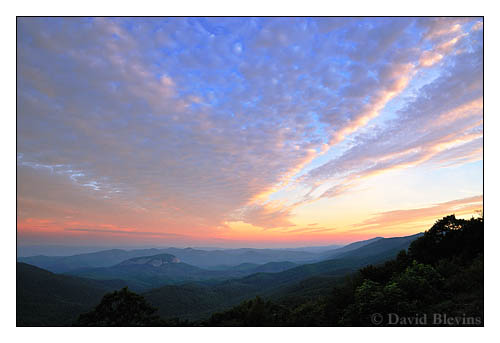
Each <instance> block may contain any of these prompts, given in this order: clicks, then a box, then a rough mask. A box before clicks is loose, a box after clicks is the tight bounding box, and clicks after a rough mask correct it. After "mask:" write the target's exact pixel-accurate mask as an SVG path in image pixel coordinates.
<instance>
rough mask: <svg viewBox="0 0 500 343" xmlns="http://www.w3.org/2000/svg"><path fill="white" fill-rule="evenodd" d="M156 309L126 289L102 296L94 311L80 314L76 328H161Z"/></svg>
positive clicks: (161, 324)
mask: <svg viewBox="0 0 500 343" xmlns="http://www.w3.org/2000/svg"><path fill="white" fill-rule="evenodd" d="M156 311H157V309H155V308H154V307H152V306H151V305H150V304H148V303H147V302H146V300H145V299H144V297H142V296H140V295H138V294H136V293H133V292H131V291H129V290H128V288H127V287H125V288H123V289H121V290H120V291H114V292H113V293H108V294H106V295H104V297H103V298H102V300H101V303H100V304H99V305H97V306H96V307H95V309H94V310H92V311H90V312H88V313H84V314H81V315H80V316H79V318H78V320H77V322H76V323H75V325H76V326H163V325H166V322H164V321H163V320H161V319H160V317H159V316H158V315H156Z"/></svg>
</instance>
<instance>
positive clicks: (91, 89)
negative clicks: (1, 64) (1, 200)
mask: <svg viewBox="0 0 500 343" xmlns="http://www.w3.org/2000/svg"><path fill="white" fill-rule="evenodd" d="M17 29H18V35H17V53H18V71H17V77H18V86H17V97H18V101H17V106H18V130H17V139H18V158H17V166H18V172H17V173H18V174H17V175H18V180H19V185H20V186H19V188H18V194H17V195H18V217H17V221H18V232H19V237H20V242H21V243H25V244H39V243H44V244H61V243H72V244H78V243H81V244H85V245H89V244H93V243H96V242H103V241H105V242H109V243H116V244H127V245H130V244H135V243H137V244H145V243H151V242H155V243H157V242H161V243H162V244H163V243H164V244H170V245H189V244H218V245H228V246H242V245H253V246H255V245H262V246H278V245H283V246H286V245H301V244H322V243H335V242H347V241H350V240H353V239H357V238H364V237H369V236H375V235H386V236H391V235H402V234H411V233H414V232H418V231H421V230H423V229H425V228H426V227H427V226H428V225H429V223H432V222H433V221H435V220H436V219H438V218H439V216H441V215H446V214H449V213H456V214H457V215H462V216H467V215H470V214H473V213H474V212H475V211H477V210H478V209H480V208H482V183H483V179H482V170H483V165H482V144H483V143H482V142H483V121H482V118H483V117H482V110H483V98H482V95H483V86H482V82H483V74H482V71H483V61H482V56H483V33H482V19H481V18H246V17H245V18H212V17H211V18H18V20H17ZM398 211H400V212H398ZM401 211H403V212H401ZM404 211H406V212H404ZM404 215H407V222H405V223H402V222H401V220H400V217H401V216H404ZM376 221H378V222H377V225H374V224H373V223H374V222H376ZM363 223H365V224H363ZM367 223H369V225H368V224H367ZM363 225H365V226H363ZM367 225H368V226H367ZM360 228H361V229H363V230H361V229H360Z"/></svg>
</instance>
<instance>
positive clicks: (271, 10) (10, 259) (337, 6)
mask: <svg viewBox="0 0 500 343" xmlns="http://www.w3.org/2000/svg"><path fill="white" fill-rule="evenodd" d="M493 3H494V2H491V1H490V2H489V3H488V2H486V1H477V0H476V1H474V2H466V1H436V0H419V1H412V2H408V1H401V0H399V1H381V0H374V1H352V0H350V1H335V2H334V1H331V2H327V4H326V5H325V1H318V0H308V1H292V0H289V1H273V2H271V1H270V0H266V1H263V0H252V1H248V2H241V1H234V0H233V1H178V2H173V1H163V2H153V1H146V0H143V1H140V2H138V1H128V0H127V1H126V0H121V1H103V0H100V1H95V0H91V1H85V2H68V1H47V0H45V1H18V2H17V3H16V4H14V2H10V3H7V2H5V3H4V4H3V6H2V7H3V8H2V14H1V17H2V18H1V19H2V20H1V21H0V25H1V31H0V32H1V34H2V40H1V42H2V45H3V49H2V54H0V56H1V57H0V58H1V60H2V63H0V66H1V68H2V73H1V75H2V76H3V80H2V81H3V82H1V89H2V92H1V94H2V95H3V97H2V99H3V100H4V101H3V105H4V106H2V110H3V111H2V117H3V119H4V120H3V121H2V124H3V125H2V126H1V135H0V137H1V140H2V141H1V143H2V144H0V146H1V149H2V154H1V155H0V156H2V157H3V159H2V168H0V170H1V173H2V174H1V176H2V177H1V178H0V180H1V182H2V183H1V188H0V189H1V190H2V197H1V200H2V205H3V206H0V209H1V214H2V216H1V217H0V218H2V219H3V220H2V222H1V224H2V238H4V246H3V247H2V249H0V251H2V255H1V259H0V261H1V263H2V264H1V269H0V270H1V271H2V275H3V278H2V279H3V280H2V282H1V285H2V286H1V287H2V288H1V291H2V292H1V294H2V296H3V299H4V302H3V304H2V305H3V306H0V309H1V318H0V323H1V325H2V329H4V330H2V336H3V337H4V338H3V341H4V342H7V341H11V340H12V341H14V340H15V341H16V342H31V341H32V342H50V343H54V342H67V341H71V342H85V343H87V342H88V341H89V340H93V341H95V342H105V341H115V342H134V343H137V342H147V341H154V342H163V341H165V342H191V341H193V342H195V341H198V342H203V343H205V342H207V343H208V342H217V343H220V342H252V343H254V342H255V341H256V340H259V341H264V342H268V341H269V342H276V341H281V342H285V341H286V342H304V341H306V342H313V341H316V342H334V341H337V342H347V341H349V342H352V341H355V342H358V341H360V342H361V341H364V342H384V343H386V342H390V341H399V342H417V341H418V342H422V340H423V339H426V338H427V339H429V341H432V342H434V341H438V340H443V339H445V340H446V341H450V340H453V341H455V342H457V341H458V342H472V341H476V342H477V341H485V342H488V341H492V340H493V339H494V337H499V336H500V335H499V334H498V332H495V331H497V327H498V325H497V323H496V321H497V319H499V316H498V315H497V313H498V309H499V306H498V295H497V294H498V289H497V287H496V285H498V284H499V282H498V281H499V277H498V272H497V268H496V267H497V265H496V263H495V262H496V261H498V260H499V259H498V250H499V249H498V247H497V245H498V242H499V239H498V238H499V237H498V232H499V228H498V225H497V224H496V222H498V221H500V220H499V219H500V218H497V216H498V212H499V211H498V203H497V199H498V195H497V194H499V187H498V185H499V178H498V176H499V175H500V173H499V170H498V159H497V158H496V156H497V155H498V150H499V149H500V148H499V147H500V142H499V137H500V135H499V134H497V133H496V132H495V131H496V130H497V129H498V128H499V126H498V114H499V111H498V99H499V98H500V96H499V95H498V87H497V84H496V81H497V77H498V76H499V73H498V61H500V56H499V54H498V50H499V49H498V33H499V29H498V28H499V24H498V22H499V19H500V18H499V17H498V15H497V14H496V13H498V12H497V11H495V7H494V5H492V4H493ZM17 15H36V16H38V15H51V16H54V15H192V16H195V15H297V16H306V15H372V16H373V15H411V16H418V15H478V16H481V15H484V16H485V26H484V27H485V130H484V132H485V161H486V163H485V180H484V183H485V185H487V189H485V194H484V201H485V210H484V213H485V219H486V220H485V222H486V242H485V243H486V246H485V250H486V254H485V261H486V268H485V269H486V272H487V273H486V277H485V320H486V327H485V328H456V329H454V328H262V329H254V328H151V329H139V328H121V329H114V328H102V329H99V328H94V329H83V328H16V327H15V320H16V318H15V305H16V299H15V296H14V295H15V291H16V290H15V267H14V258H15V257H14V256H15V252H16V249H15V244H14V242H15V231H14V228H15V225H16V219H15V215H14V213H15V212H16V209H15V201H14V199H15V196H16V188H15V182H14V180H15V176H16V174H15V173H16V172H15V164H14V150H15V139H16V138H15V132H16V130H15V124H16V122H15V113H16V102H15V95H16V94H15V92H16V89H15V82H16V71H15V66H16V60H15V52H16V38H15V34H16V32H15V28H16V18H15V16H17ZM5 275H7V277H6V278H5Z"/></svg>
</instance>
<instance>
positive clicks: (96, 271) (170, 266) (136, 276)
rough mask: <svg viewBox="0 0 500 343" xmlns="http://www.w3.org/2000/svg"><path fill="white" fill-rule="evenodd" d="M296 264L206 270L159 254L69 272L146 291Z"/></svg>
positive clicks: (222, 278)
mask: <svg viewBox="0 0 500 343" xmlns="http://www.w3.org/2000/svg"><path fill="white" fill-rule="evenodd" d="M295 266H296V264H295V263H292V262H269V263H266V264H263V265H253V264H241V265H239V266H236V267H230V268H227V269H224V270H206V269H202V268H199V267H195V266H192V265H189V264H187V263H183V262H181V261H180V260H179V259H178V258H177V257H176V256H174V255H170V254H159V255H153V256H140V257H135V258H132V259H129V260H125V261H123V262H120V263H118V264H116V265H114V266H111V267H103V268H83V269H77V270H73V271H70V272H68V274H71V275H77V276H81V277H86V278H91V279H97V280H107V279H110V278H111V279H121V280H126V281H127V282H128V285H129V287H130V288H131V289H133V290H135V291H145V290H148V289H152V288H155V287H160V286H164V285H169V284H170V285H173V284H180V283H186V282H193V281H209V280H212V282H211V283H214V282H215V281H216V280H218V281H219V282H222V281H223V280H227V279H231V278H238V277H242V276H245V275H250V274H254V273H258V272H268V273H275V272H281V271H283V270H286V269H290V268H292V267H295Z"/></svg>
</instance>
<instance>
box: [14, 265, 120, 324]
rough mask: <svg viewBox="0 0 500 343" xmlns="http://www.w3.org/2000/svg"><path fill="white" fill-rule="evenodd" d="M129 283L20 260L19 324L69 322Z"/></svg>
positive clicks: (18, 272) (17, 292) (18, 285)
mask: <svg viewBox="0 0 500 343" xmlns="http://www.w3.org/2000/svg"><path fill="white" fill-rule="evenodd" d="M125 285H126V283H125V282H124V281H121V280H107V281H97V280H90V279H84V278H79V277H75V276H67V275H58V274H53V273H51V272H49V271H47V270H43V269H40V268H38V267H35V266H31V265H29V264H25V263H17V272H16V297H17V304H16V305H17V306H16V310H17V326H68V325H71V324H72V323H73V321H74V320H75V319H76V318H77V317H78V314H79V313H81V312H83V311H86V310H88V309H90V308H91V307H92V306H95V305H96V304H98V303H99V301H100V300H101V298H102V296H103V295H104V294H105V293H107V292H109V291H111V290H115V289H119V288H122V287H124V286H125Z"/></svg>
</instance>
